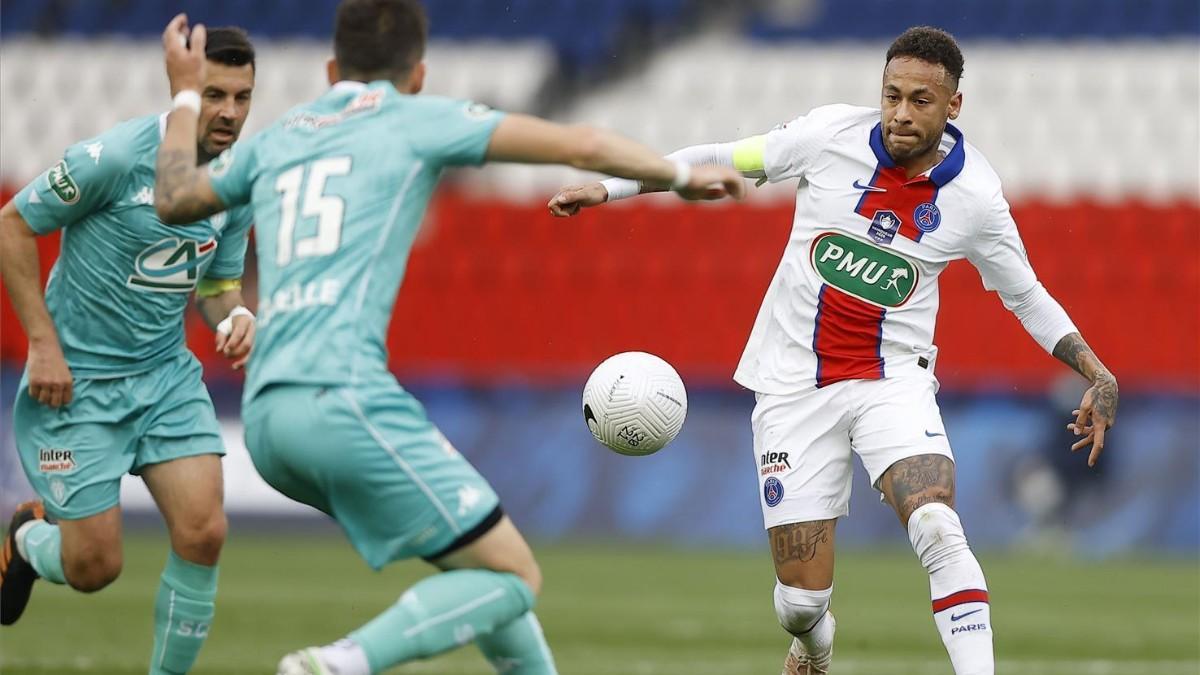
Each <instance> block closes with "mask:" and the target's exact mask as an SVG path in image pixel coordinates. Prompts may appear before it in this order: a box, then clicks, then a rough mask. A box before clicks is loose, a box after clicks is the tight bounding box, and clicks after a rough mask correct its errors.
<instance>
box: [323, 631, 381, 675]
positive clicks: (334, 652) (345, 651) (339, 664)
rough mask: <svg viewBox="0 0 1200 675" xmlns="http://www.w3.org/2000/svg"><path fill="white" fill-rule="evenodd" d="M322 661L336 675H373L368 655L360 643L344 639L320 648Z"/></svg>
mask: <svg viewBox="0 0 1200 675" xmlns="http://www.w3.org/2000/svg"><path fill="white" fill-rule="evenodd" d="M320 653H321V660H322V661H324V662H325V666H326V667H327V668H329V669H330V670H332V671H333V672H334V673H335V675H371V664H370V662H368V661H367V653H366V652H365V651H363V648H362V647H360V646H358V643H357V642H355V641H354V640H350V639H342V640H338V641H337V642H335V643H333V644H331V645H325V646H324V647H321V648H320Z"/></svg>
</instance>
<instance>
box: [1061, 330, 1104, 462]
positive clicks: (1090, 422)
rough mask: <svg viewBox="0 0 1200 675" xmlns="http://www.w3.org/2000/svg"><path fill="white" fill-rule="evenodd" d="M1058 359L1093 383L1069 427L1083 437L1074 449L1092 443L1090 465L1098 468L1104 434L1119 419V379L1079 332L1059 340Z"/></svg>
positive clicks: (1072, 447) (1089, 456) (1073, 446)
mask: <svg viewBox="0 0 1200 675" xmlns="http://www.w3.org/2000/svg"><path fill="white" fill-rule="evenodd" d="M1054 357H1055V358H1057V359H1058V360H1059V361H1062V362H1063V363H1065V364H1067V365H1068V366H1071V368H1073V369H1074V370H1075V372H1077V373H1079V374H1080V375H1083V376H1084V377H1086V378H1087V379H1088V380H1089V381H1090V382H1091V383H1092V386H1091V387H1089V388H1088V390H1087V391H1086V392H1084V394H1083V401H1082V402H1081V403H1080V404H1079V409H1078V410H1076V411H1074V413H1075V421H1074V422H1072V423H1070V424H1068V425H1067V428H1068V429H1070V430H1071V431H1074V432H1075V435H1076V436H1083V438H1081V439H1080V440H1079V441H1078V442H1076V443H1075V444H1074V445H1072V446H1071V450H1072V451H1075V450H1079V449H1081V448H1084V447H1087V445H1088V444H1089V443H1090V444H1091V446H1092V451H1091V453H1090V454H1089V455H1088V466H1095V465H1096V461H1097V460H1098V459H1100V453H1101V452H1102V451H1103V450H1104V432H1105V431H1107V430H1108V428H1109V427H1111V426H1112V425H1113V422H1114V420H1115V419H1116V417H1117V378H1115V377H1113V375H1112V373H1110V372H1109V371H1108V368H1105V367H1104V364H1103V363H1101V362H1100V359H1099V358H1098V357H1097V356H1096V354H1095V352H1093V351H1092V348H1091V347H1089V346H1088V345H1087V343H1086V342H1084V341H1083V337H1082V336H1081V335H1080V334H1079V333H1071V334H1069V335H1066V336H1064V337H1063V338H1062V339H1061V340H1059V341H1058V344H1056V345H1055V346H1054Z"/></svg>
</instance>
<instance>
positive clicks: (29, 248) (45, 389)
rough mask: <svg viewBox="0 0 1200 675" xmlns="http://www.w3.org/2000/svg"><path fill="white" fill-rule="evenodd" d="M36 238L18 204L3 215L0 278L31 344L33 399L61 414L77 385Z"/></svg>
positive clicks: (0, 211)
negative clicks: (52, 313)
mask: <svg viewBox="0 0 1200 675" xmlns="http://www.w3.org/2000/svg"><path fill="white" fill-rule="evenodd" d="M36 237H37V235H36V234H35V233H34V231H33V230H32V229H31V228H30V227H29V223H26V222H25V219H24V218H22V217H21V213H20V212H19V211H18V210H17V207H16V202H15V201H9V202H8V203H7V204H5V205H4V208H2V209H0V277H3V279H4V288H5V289H7V291H8V299H9V300H11V301H12V305H13V309H14V310H16V312H17V319H18V320H20V322H21V327H22V328H24V329H25V335H26V336H27V337H28V338H29V356H28V363H27V365H26V368H27V369H28V371H29V396H30V397H32V398H33V399H34V400H36V401H38V402H39V403H43V404H45V405H48V406H51V407H55V408H57V407H58V406H60V405H66V404H67V403H70V402H71V394H72V388H73V382H72V378H71V370H70V368H68V367H67V360H66V358H64V357H63V352H62V346H61V345H60V344H59V342H58V331H57V330H55V328H54V320H53V319H51V318H50V312H49V310H47V309H46V297H45V295H44V293H43V291H42V280H41V266H40V264H39V262H38V248H37V240H36Z"/></svg>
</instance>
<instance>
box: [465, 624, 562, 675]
mask: <svg viewBox="0 0 1200 675" xmlns="http://www.w3.org/2000/svg"><path fill="white" fill-rule="evenodd" d="M475 644H477V645H479V651H481V652H483V655H484V656H485V657H487V660H488V663H491V664H492V667H493V668H495V669H496V672H497V673H504V675H558V670H557V669H555V667H554V657H553V656H551V655H550V645H548V644H546V635H545V634H544V633H542V625H541V624H540V623H538V620H537V617H536V616H534V615H533V612H526V613H525V614H524V615H523V616H521V617H519V618H517V619H514V620H513V621H509V622H508V623H506V624H504V625H503V626H500V627H499V628H497V629H496V630H494V631H492V632H491V633H488V634H486V635H480V636H479V637H477V638H475Z"/></svg>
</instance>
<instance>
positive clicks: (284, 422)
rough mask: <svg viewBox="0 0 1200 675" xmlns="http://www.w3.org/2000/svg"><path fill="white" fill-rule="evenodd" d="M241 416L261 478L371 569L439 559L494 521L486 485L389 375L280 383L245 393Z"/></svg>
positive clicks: (495, 509) (494, 505)
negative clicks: (321, 517) (326, 519)
mask: <svg viewBox="0 0 1200 675" xmlns="http://www.w3.org/2000/svg"><path fill="white" fill-rule="evenodd" d="M243 417H244V420H245V424H246V446H247V448H249V450H250V457H251V459H253V460H254V466H255V467H256V468H257V469H258V472H259V474H261V475H262V477H263V479H264V480H266V481H267V483H269V484H270V485H271V487H273V488H275V489H276V490H278V491H280V492H282V493H283V494H285V495H287V496H288V497H290V498H292V499H294V500H296V501H298V502H303V503H305V504H308V505H310V506H312V507H314V508H317V509H319V510H321V511H324V512H325V513H327V514H329V515H330V516H332V517H333V518H334V519H335V520H337V522H338V523H339V524H340V525H341V527H342V529H343V530H344V531H345V532H346V535H347V536H348V537H349V539H350V542H351V543H352V544H353V545H354V548H355V549H356V550H357V551H358V553H359V555H361V556H362V557H363V559H364V560H366V562H367V564H369V565H370V566H371V567H373V568H375V569H379V568H381V567H383V566H384V565H386V564H387V563H389V562H391V561H393V560H399V559H404V558H413V557H423V558H436V557H438V556H440V555H443V554H444V553H446V552H447V551H449V550H453V549H454V548H457V547H458V546H460V545H464V543H465V542H467V541H469V540H471V539H473V538H474V537H477V536H480V535H482V534H483V533H484V532H486V531H487V530H488V529H490V527H491V526H492V525H494V524H495V522H496V521H497V520H499V516H500V513H501V512H500V509H499V499H498V498H497V497H496V493H495V492H494V491H493V490H492V488H491V486H490V485H488V483H487V481H486V480H484V478H483V476H481V475H479V472H478V471H476V470H475V467H473V466H471V464H470V463H469V462H468V461H467V460H466V459H465V458H464V457H463V456H462V455H460V454H458V452H457V451H456V450H455V449H454V447H453V446H451V445H450V443H449V442H448V441H447V440H446V438H445V437H444V436H443V435H442V433H441V432H440V431H438V429H437V427H435V426H434V425H433V423H432V422H430V421H429V418H428V417H427V416H426V415H425V408H424V407H423V406H422V405H421V404H420V402H419V401H417V399H415V398H414V397H413V396H412V395H411V394H409V393H408V392H407V391H405V390H404V389H403V388H401V387H400V385H399V384H397V383H396V381H395V380H394V379H392V378H391V377H381V378H378V379H377V380H375V381H373V382H371V383H369V384H362V385H356V386H353V387H350V386H345V387H324V386H319V385H302V384H277V385H274V386H270V387H268V388H266V389H265V390H263V391H261V392H259V393H258V394H257V395H256V396H255V397H254V398H253V399H251V400H250V401H248V402H246V405H245V408H244V410H243Z"/></svg>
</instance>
